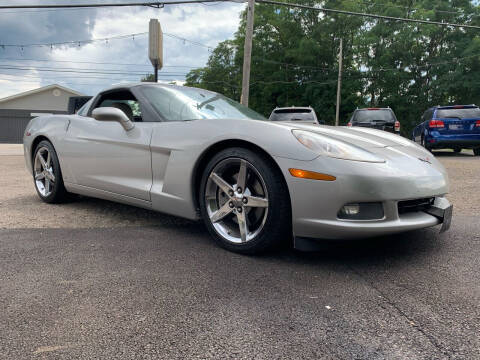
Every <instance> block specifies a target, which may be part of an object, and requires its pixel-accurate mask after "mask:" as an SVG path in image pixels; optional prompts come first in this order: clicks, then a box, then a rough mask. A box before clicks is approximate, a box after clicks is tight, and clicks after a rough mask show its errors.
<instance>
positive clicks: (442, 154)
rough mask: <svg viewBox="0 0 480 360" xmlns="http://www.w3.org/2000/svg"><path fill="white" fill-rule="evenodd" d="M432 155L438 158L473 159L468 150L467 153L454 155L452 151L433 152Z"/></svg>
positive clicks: (471, 153)
mask: <svg viewBox="0 0 480 360" xmlns="http://www.w3.org/2000/svg"><path fill="white" fill-rule="evenodd" d="M432 154H433V155H435V156H439V157H461V158H468V157H473V152H472V151H471V150H470V151H468V152H465V151H462V152H461V153H455V152H453V151H446V150H444V151H442V150H433V152H432Z"/></svg>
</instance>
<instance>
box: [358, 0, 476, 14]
mask: <svg viewBox="0 0 480 360" xmlns="http://www.w3.org/2000/svg"><path fill="white" fill-rule="evenodd" d="M363 2H364V3H365V4H370V5H372V6H382V7H389V8H399V9H405V10H410V11H418V10H425V11H435V12H438V13H444V14H453V15H459V16H461V15H468V16H472V17H477V16H480V15H478V14H467V13H465V12H463V11H453V10H439V9H424V8H415V7H413V6H412V7H410V6H404V5H394V4H382V3H376V2H373V1H366V0H364V1H363Z"/></svg>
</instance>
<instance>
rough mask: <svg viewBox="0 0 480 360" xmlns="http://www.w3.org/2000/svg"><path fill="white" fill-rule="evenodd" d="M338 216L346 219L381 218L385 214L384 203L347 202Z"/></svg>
mask: <svg viewBox="0 0 480 360" xmlns="http://www.w3.org/2000/svg"><path fill="white" fill-rule="evenodd" d="M337 216H338V218H339V219H345V220H380V219H383V216H384V213H383V204H382V203H381V202H372V203H352V204H345V205H344V206H343V207H342V208H341V209H340V211H339V212H338V214H337Z"/></svg>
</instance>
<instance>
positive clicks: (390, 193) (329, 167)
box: [276, 148, 451, 240]
mask: <svg viewBox="0 0 480 360" xmlns="http://www.w3.org/2000/svg"><path fill="white" fill-rule="evenodd" d="M382 151H384V152H385V153H386V154H387V156H386V158H387V162H386V163H382V164H374V163H364V162H355V161H348V160H338V159H330V158H325V157H319V158H317V159H315V160H312V161H296V160H291V159H282V158H276V161H277V163H279V165H280V167H281V169H282V171H283V172H284V175H285V179H286V180H287V185H288V188H289V193H290V198H291V204H292V225H293V232H294V236H295V238H310V239H331V240H337V239H338V240H340V239H360V238H368V237H373V236H381V235H386V234H395V233H400V232H404V231H410V230H415V229H422V228H426V227H431V226H435V225H439V224H441V223H442V222H444V219H448V220H447V221H448V223H449V214H448V211H450V218H451V208H450V210H446V209H447V208H449V207H451V205H450V203H449V202H448V200H447V199H446V198H445V197H444V195H445V194H446V193H448V177H447V174H446V171H445V169H444V168H443V166H442V165H441V164H440V163H438V162H437V161H436V160H435V159H430V161H431V163H426V162H424V161H420V160H419V159H418V158H417V157H414V156H411V157H410V156H405V154H403V155H402V156H400V155H399V154H398V151H397V152H396V151H394V150H392V151H390V150H387V149H386V148H385V149H383V150H382ZM420 155H421V156H420V157H422V154H420ZM289 167H295V168H299V169H305V170H311V171H317V172H321V173H326V174H329V175H333V176H335V177H336V178H337V179H336V180H335V181H318V180H307V179H299V178H294V177H292V176H291V175H290V174H289V172H288V168H289ZM421 198H435V203H434V205H433V206H435V207H439V208H440V209H441V211H440V210H439V211H438V212H437V213H436V214H434V213H432V212H430V213H428V212H426V211H413V212H407V213H401V214H400V213H399V210H398V202H399V201H403V200H411V199H421ZM361 202H381V203H382V205H383V210H384V217H383V218H382V219H379V220H344V219H339V218H338V212H339V210H340V209H341V208H342V207H343V206H344V205H345V204H349V203H361ZM445 211H447V213H445Z"/></svg>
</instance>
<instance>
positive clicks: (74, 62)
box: [0, 58, 200, 69]
mask: <svg viewBox="0 0 480 360" xmlns="http://www.w3.org/2000/svg"><path fill="white" fill-rule="evenodd" d="M0 61H32V62H53V63H71V64H93V65H118V66H145V67H149V68H151V67H152V65H151V64H150V63H143V64H139V63H111V62H97V61H78V60H77V61H73V60H52V59H26V58H0ZM163 67H164V68H165V67H172V68H189V69H193V68H197V67H200V66H191V65H163Z"/></svg>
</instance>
